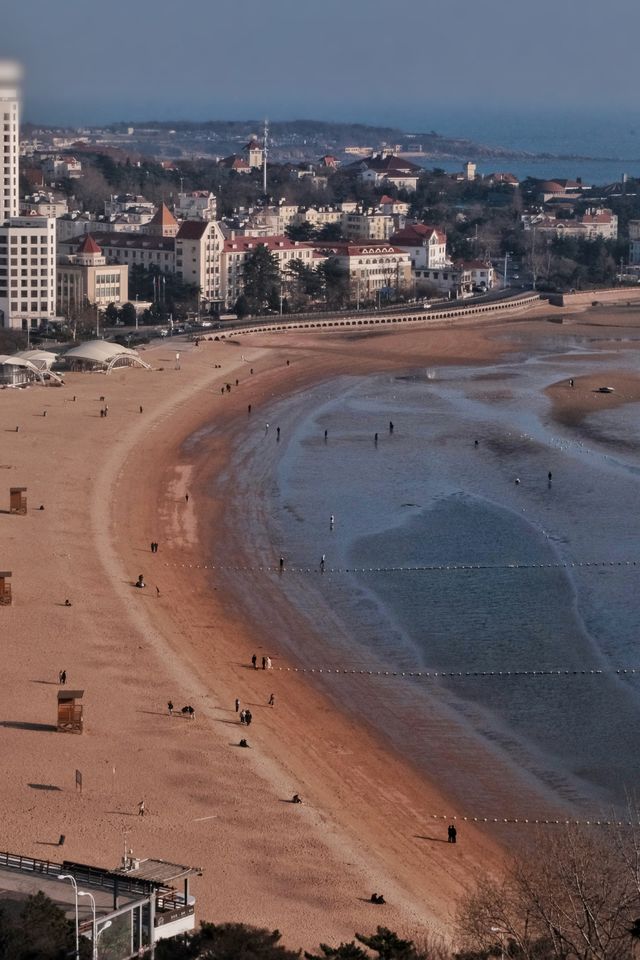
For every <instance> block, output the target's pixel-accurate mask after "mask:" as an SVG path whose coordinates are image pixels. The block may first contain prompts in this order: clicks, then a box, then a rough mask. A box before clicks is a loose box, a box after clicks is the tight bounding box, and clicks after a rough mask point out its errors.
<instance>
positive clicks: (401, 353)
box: [0, 308, 640, 949]
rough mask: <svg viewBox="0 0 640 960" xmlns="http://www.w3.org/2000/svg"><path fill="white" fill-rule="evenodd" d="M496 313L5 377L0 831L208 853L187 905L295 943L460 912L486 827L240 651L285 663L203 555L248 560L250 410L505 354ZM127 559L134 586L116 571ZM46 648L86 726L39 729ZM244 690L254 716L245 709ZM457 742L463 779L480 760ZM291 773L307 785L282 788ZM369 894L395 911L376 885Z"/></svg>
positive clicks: (375, 741) (555, 391) (201, 856)
mask: <svg viewBox="0 0 640 960" xmlns="http://www.w3.org/2000/svg"><path fill="white" fill-rule="evenodd" d="M538 312H540V310H539V308H538ZM612 317H614V315H613V314H612ZM614 320H615V317H614ZM614 320H612V323H613V322H614ZM579 322H581V321H580V320H577V321H576V325H575V326H574V327H573V328H572V334H573V333H575V332H576V330H577V325H578V324H579ZM605 322H606V321H605ZM513 327H514V328H516V327H517V330H518V334H519V337H520V336H521V334H523V333H525V334H526V332H527V331H531V333H532V335H533V334H535V331H536V330H538V332H539V331H540V330H541V329H542V328H543V327H544V328H545V333H546V334H548V335H549V336H556V337H559V338H561V337H562V336H565V335H566V333H567V331H566V329H565V328H563V327H560V326H555V325H552V324H546V323H545V320H544V317H541V318H539V319H532V320H525V319H523V317H522V316H521V315H520V316H518V318H517V320H515V321H514V322H513ZM510 328H511V325H510V324H509V322H508V321H505V320H504V319H503V318H501V321H500V323H499V324H498V323H491V322H484V323H482V324H474V325H473V326H468V325H467V326H460V327H456V328H443V329H440V330H435V329H433V330H415V329H413V330H404V329H402V330H398V331H395V330H394V331H390V332H388V333H387V332H384V333H380V332H376V333H374V334H361V333H359V332H358V333H350V334H336V333H322V334H311V335H310V334H309V333H305V334H300V333H298V334H288V335H286V336H282V335H260V336H251V337H245V338H242V337H238V338H237V339H236V340H234V341H233V342H230V341H226V342H204V343H201V345H200V346H199V347H197V348H194V347H191V346H190V345H185V344H181V345H180V347H179V349H180V350H181V369H180V370H176V369H174V367H175V364H174V350H175V345H174V344H171V345H166V344H160V345H158V346H152V347H150V348H149V349H147V351H146V353H145V358H146V359H147V360H149V362H151V363H152V365H153V367H154V370H153V371H152V372H148V371H144V370H136V369H127V370H120V371H116V372H114V373H112V374H111V375H110V376H108V377H105V376H102V375H99V374H73V375H67V377H66V385H65V386H64V388H53V387H52V388H47V389H43V388H40V387H32V388H30V389H29V390H5V391H3V392H2V393H1V394H0V503H1V501H2V499H4V501H5V503H4V504H3V505H2V509H3V510H5V512H0V568H1V569H4V570H11V571H12V578H11V582H12V586H13V594H14V603H13V605H12V606H10V607H3V608H0V624H1V634H2V638H3V650H4V662H3V668H4V684H3V686H4V697H3V711H2V716H1V717H0V726H2V727H3V730H2V737H3V744H4V751H3V755H4V758H5V787H4V791H3V804H2V813H3V816H2V822H1V824H0V846H1V847H2V849H4V850H9V851H11V852H15V853H22V854H25V855H31V856H38V857H42V858H49V857H50V858H51V859H54V860H57V859H62V858H63V857H64V858H67V859H70V860H75V861H81V862H87V863H94V864H96V865H100V866H104V867H115V866H116V865H117V864H118V863H119V861H120V858H121V856H122V853H123V849H124V847H125V845H126V847H127V848H132V849H133V851H134V853H135V855H136V856H138V857H145V856H152V857H161V858H164V859H167V860H173V861H175V862H179V863H185V864H191V865H194V866H199V867H202V870H203V875H202V878H201V879H196V880H195V882H194V889H193V892H194V893H195V895H196V897H197V916H198V918H199V919H208V920H212V921H214V922H225V921H239V922H245V923H251V924H256V925H259V926H266V927H269V928H276V927H277V928H278V929H280V930H281V931H282V932H283V936H284V940H285V942H286V943H287V945H289V946H292V947H298V946H304V947H306V948H314V949H315V948H316V947H317V945H318V943H319V942H320V940H322V941H324V942H330V943H334V942H337V941H339V940H344V939H351V938H352V936H353V934H354V932H355V931H356V930H357V931H359V932H369V931H372V930H373V929H375V926H376V925H377V924H384V925H385V926H389V927H391V928H392V929H396V930H397V931H398V932H400V933H402V934H409V935H411V936H418V937H419V936H421V935H422V934H423V933H424V932H425V930H426V929H431V930H433V931H435V932H437V933H442V934H445V935H447V934H448V933H449V932H450V931H451V928H452V922H453V917H454V915H455V910H456V905H457V901H458V899H459V897H460V896H461V894H462V893H463V892H464V890H465V888H467V887H468V886H469V885H470V884H472V883H473V881H474V878H475V877H476V875H477V873H478V871H480V870H490V871H498V870H499V869H500V864H501V861H502V858H503V855H504V853H503V849H502V848H501V846H500V844H499V843H498V842H497V838H496V836H495V834H494V833H492V831H491V830H486V829H485V830H481V829H480V828H478V827H475V826H472V825H467V824H464V825H459V842H458V843H457V844H456V846H455V847H454V846H452V845H449V844H446V821H441V820H434V819H430V818H429V814H430V813H432V812H436V811H441V812H442V813H443V814H448V813H450V812H451V807H450V805H449V804H448V803H447V798H446V797H444V796H442V795H441V794H440V792H439V790H438V783H437V771H435V770H434V771H433V777H432V778H431V781H430V782H425V780H424V778H422V777H420V776H418V774H417V773H416V772H415V771H414V770H413V769H412V768H411V767H410V765H409V764H407V763H406V762H404V761H402V760H400V759H399V758H398V757H397V756H394V755H393V754H392V753H391V752H390V750H389V748H388V746H387V744H386V743H385V742H384V741H383V740H382V739H381V738H380V737H376V736H375V735H374V734H373V732H372V731H371V730H368V729H366V728H364V726H363V725H361V724H359V723H357V722H356V721H355V720H354V719H353V717H352V716H350V715H348V714H346V713H345V714H342V713H341V712H340V711H338V710H336V708H335V706H334V705H333V704H329V703H328V702H327V701H326V700H325V699H324V698H323V697H322V695H321V694H320V693H319V692H318V691H317V690H315V689H314V688H313V687H312V686H311V685H309V684H308V683H306V682H305V681H304V679H303V677H301V676H300V675H299V674H292V673H289V674H287V673H286V672H283V671H281V670H277V671H275V670H274V671H272V672H269V671H262V670H253V669H252V667H251V663H250V658H251V655H252V653H256V654H257V655H258V658H259V662H260V660H261V658H262V656H263V655H266V654H269V655H270V656H272V657H273V659H274V664H277V666H278V667H283V666H286V662H285V661H284V660H283V659H282V656H281V655H280V653H279V651H278V650H273V649H270V650H266V649H264V648H263V645H262V642H261V637H260V632H259V625H258V624H256V623H253V622H251V621H250V620H249V618H248V617H247V616H246V613H245V612H244V611H243V610H242V609H237V608H234V609H231V605H230V604H229V603H228V602H225V601H226V598H225V595H224V591H223V590H222V589H220V590H219V589H218V587H221V584H220V582H219V581H218V579H217V577H216V574H215V571H211V570H204V569H200V568H196V564H202V562H203V558H204V562H206V558H207V544H208V543H209V542H211V538H212V537H216V536H217V535H219V536H220V537H223V538H224V540H223V542H224V549H225V551H226V556H227V559H228V563H229V565H230V566H232V565H233V563H234V557H235V556H236V552H237V557H238V558H240V557H241V556H242V549H241V546H242V530H237V531H235V532H234V531H232V532H231V534H230V532H229V531H228V530H225V528H224V513H225V504H224V503H223V502H217V501H216V498H215V494H214V493H213V492H212V490H213V485H212V482H211V481H212V478H213V477H214V476H215V475H216V473H217V472H218V471H221V470H225V469H227V464H228V461H229V451H230V449H231V445H232V444H233V443H234V442H236V441H237V439H238V438H239V437H241V436H242V435H243V432H244V431H246V430H247V429H264V423H263V421H264V418H263V417H261V409H263V408H264V407H265V406H266V405H267V404H269V403H270V402H272V401H273V400H274V399H279V398H282V397H284V396H287V395H289V394H291V393H294V392H295V391H300V390H304V389H305V387H307V386H309V385H311V384H314V383H317V382H320V381H322V380H323V379H328V378H330V377H333V376H336V375H340V374H342V373H350V374H353V373H362V374H365V373H367V372H371V371H376V372H377V371H380V370H384V369H407V368H409V367H413V366H415V365H416V364H422V365H429V366H436V365H439V364H443V363H456V364H462V363H464V364H481V363H483V362H489V361H491V360H494V359H495V358H496V357H497V356H499V355H500V354H501V353H504V352H505V351H508V350H510V349H514V347H513V345H512V344H510V343H509V341H508V338H505V336H504V333H505V330H508V329H510ZM287 360H288V361H289V365H288V366H287ZM606 363H607V366H606V370H607V373H606V375H605V374H603V378H604V379H603V382H605V381H606V382H607V383H611V384H612V385H615V384H616V383H618V384H620V386H621V389H620V391H619V392H617V393H616V394H615V395H609V396H608V397H602V398H601V399H602V400H604V401H605V402H606V403H612V402H620V400H621V399H625V398H628V399H631V398H632V397H633V398H637V395H640V386H639V385H638V384H637V383H634V384H631V382H630V380H629V378H627V379H625V380H624V389H622V383H623V381H622V380H621V379H620V378H621V377H622V376H623V375H622V373H620V371H616V369H615V364H614V363H613V362H612V357H611V354H609V355H608V356H607V360H606ZM218 364H220V367H218V366H217V365H218ZM251 367H253V370H254V373H253V375H252V374H251V373H250V372H249V371H250V368H251ZM236 378H238V379H239V385H238V386H237V387H236V385H235V381H236ZM226 383H230V384H231V391H230V392H227V391H226V390H224V385H225V384H226ZM579 385H580V388H578V387H579ZM598 385H599V384H598ZM592 388H593V384H592V382H591V380H589V381H588V383H587V382H586V381H585V382H582V381H581V380H580V374H579V370H578V369H576V388H574V389H573V390H571V392H570V393H569V389H570V388H568V387H567V386H566V385H565V384H559V385H556V386H554V387H551V388H550V389H549V391H548V392H549V396H550V397H551V399H552V402H553V410H554V415H555V416H556V417H557V418H558V419H559V420H561V421H563V420H566V418H567V417H572V418H576V417H579V416H581V415H583V414H584V413H585V412H588V411H589V410H590V409H591V406H590V404H591V403H592V396H593V394H592V392H591V391H592ZM223 390H224V392H223ZM74 395H75V397H76V400H75V401H74V400H73V397H74ZM101 397H105V398H106V400H104V401H103V400H101V399H100V398H101ZM612 398H614V399H612ZM105 402H106V403H107V404H108V408H109V413H108V416H107V417H106V418H102V417H100V408H101V407H102V406H103V405H104V403H105ZM248 404H251V407H252V411H251V414H250V415H249V414H248V412H247V407H248ZM140 406H142V408H143V412H142V413H140V412H139V408H140ZM45 410H46V412H47V415H46V416H43V412H44V411H45ZM212 424H213V426H214V429H213V430H211V429H209V430H208V432H207V434H206V437H207V440H206V443H203V442H199V441H198V439H197V436H198V435H197V433H196V432H197V431H199V430H201V429H203V428H204V427H205V426H210V425H212ZM16 426H19V428H20V429H19V431H18V432H16V431H15V427H16ZM194 433H196V439H195V440H192V441H189V442H185V441H187V439H188V438H189V437H192V436H193V435H194ZM2 481H4V483H2ZM10 486H26V487H28V498H29V513H28V515H27V516H24V517H23V516H11V515H9V514H8V512H7V510H8V502H9V487H10ZM3 489H4V491H5V492H4V493H3V492H2V491H3ZM186 494H188V495H189V499H188V502H187V500H186ZM41 504H42V505H43V506H44V510H39V509H37V508H38V507H39V506H40V505H41ZM234 533H235V536H234V535H233V534H234ZM152 540H157V541H158V543H159V545H160V546H159V551H158V553H157V554H152V553H151V551H150V542H151V541H152ZM140 573H142V574H143V575H144V578H145V581H146V583H147V586H146V588H145V590H137V589H135V587H134V586H133V584H134V583H135V580H136V579H137V577H138V575H139V574H140ZM158 590H159V595H158ZM67 598H68V599H69V600H70V601H71V604H72V606H71V607H66V606H65V599H67ZM272 602H278V596H277V593H276V592H275V591H274V596H273V598H272ZM264 616H265V617H268V610H265V612H264ZM61 669H66V671H67V685H68V687H69V688H71V689H82V690H84V691H85V693H84V704H85V731H84V733H83V735H81V736H77V735H71V734H68V735H62V734H59V733H57V732H56V730H55V722H56V694H57V690H58V683H57V679H58V671H59V670H61ZM272 692H273V693H275V696H276V706H275V708H273V709H272V708H270V707H269V706H268V704H267V701H268V697H269V695H270V694H271V693H272ZM372 695H375V693H373V694H372ZM235 697H239V698H240V699H241V701H242V705H243V706H247V705H248V706H250V709H251V711H252V713H253V717H254V723H253V724H252V726H251V727H250V728H249V729H248V730H246V729H245V728H244V727H242V726H241V725H240V724H239V723H238V722H237V717H236V713H235V710H234V699H235ZM169 699H171V700H172V701H173V703H174V704H175V706H176V708H177V709H178V711H179V709H180V708H181V707H182V706H183V705H186V704H192V705H193V706H194V708H195V710H196V719H195V720H193V721H190V720H187V719H184V718H183V717H182V715H174V716H172V717H171V716H169V714H168V711H167V706H166V705H167V701H168V700H169ZM241 736H245V737H246V738H247V739H248V741H249V743H250V749H248V750H244V749H242V748H240V747H239V746H238V742H239V740H240V738H241ZM448 759H449V762H455V763H458V764H460V763H463V764H465V770H466V769H467V767H468V775H469V777H471V778H472V777H473V775H474V769H473V764H474V758H473V756H461V757H451V758H448ZM76 770H80V771H81V772H82V776H83V791H82V793H80V792H79V791H77V790H76V788H75V772H76ZM296 792H297V793H299V794H300V795H301V796H302V797H303V799H304V803H303V804H302V805H294V804H292V803H290V802H289V801H290V799H291V797H292V795H293V794H294V793H296ZM142 799H144V800H145V803H146V811H147V812H146V815H145V816H144V817H139V816H138V815H137V805H138V802H139V801H140V800H142ZM59 834H65V835H66V842H65V845H64V848H57V847H55V844H56V842H57V839H58V836H59ZM373 891H378V892H382V893H384V895H385V898H386V900H387V905H386V906H384V907H376V906H373V905H372V904H370V903H368V902H367V901H368V898H369V896H370V894H371V893H372V892H373Z"/></svg>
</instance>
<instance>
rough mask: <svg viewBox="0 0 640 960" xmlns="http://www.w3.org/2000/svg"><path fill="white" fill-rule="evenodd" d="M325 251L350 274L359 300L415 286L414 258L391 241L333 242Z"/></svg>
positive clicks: (324, 248)
mask: <svg viewBox="0 0 640 960" xmlns="http://www.w3.org/2000/svg"><path fill="white" fill-rule="evenodd" d="M322 249H323V252H324V253H325V254H326V255H327V256H328V257H329V258H330V259H332V260H334V261H335V262H336V263H337V264H338V266H339V267H340V268H341V269H342V271H343V272H344V273H345V274H346V275H347V276H348V277H349V280H350V281H351V283H352V286H353V289H354V296H355V299H356V300H369V299H373V298H375V297H376V296H378V294H379V293H382V292H383V291H385V290H389V291H393V292H394V293H401V292H403V291H406V290H409V289H410V288H411V286H412V282H413V280H412V274H411V257H410V256H409V254H408V253H407V252H406V251H405V250H401V249H399V248H398V247H394V246H393V245H392V244H390V243H385V242H382V243H377V242H370V243H364V242H363V243H350V242H349V241H345V242H342V243H332V244H331V245H330V246H327V247H323V248H322Z"/></svg>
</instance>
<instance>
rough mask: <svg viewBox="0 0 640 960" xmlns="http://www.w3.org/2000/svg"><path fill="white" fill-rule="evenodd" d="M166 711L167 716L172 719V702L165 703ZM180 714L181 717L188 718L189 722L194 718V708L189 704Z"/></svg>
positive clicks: (173, 708)
mask: <svg viewBox="0 0 640 960" xmlns="http://www.w3.org/2000/svg"><path fill="white" fill-rule="evenodd" d="M167 710H168V711H169V716H170V717H172V716H173V711H174V710H175V707H174V706H173V700H169V701H167ZM180 713H181V714H182V715H183V717H188V718H189V720H195V718H196V711H195V708H194V707H192V706H191V704H190V703H189V704H187V706H186V707H183V708H182V710H181V711H180Z"/></svg>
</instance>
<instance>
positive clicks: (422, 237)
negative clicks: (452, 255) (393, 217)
mask: <svg viewBox="0 0 640 960" xmlns="http://www.w3.org/2000/svg"><path fill="white" fill-rule="evenodd" d="M389 240H390V242H391V243H393V244H394V245H395V246H396V247H400V248H401V249H402V250H404V251H406V252H407V253H408V254H409V256H410V257H411V265H412V267H413V269H414V270H432V269H434V268H436V267H442V266H444V265H446V264H447V263H449V261H448V259H447V235H446V234H445V233H443V232H442V230H438V229H437V228H436V227H430V226H428V225H427V224H426V223H407V224H405V226H404V227H403V228H402V230H397V231H396V232H395V233H393V234H392V235H391V236H390V237H389Z"/></svg>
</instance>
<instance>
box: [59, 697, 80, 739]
mask: <svg viewBox="0 0 640 960" xmlns="http://www.w3.org/2000/svg"><path fill="white" fill-rule="evenodd" d="M83 696H84V690H58V731H59V732H60V733H82V704H81V703H80V702H79V701H80V700H82V698H83Z"/></svg>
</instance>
